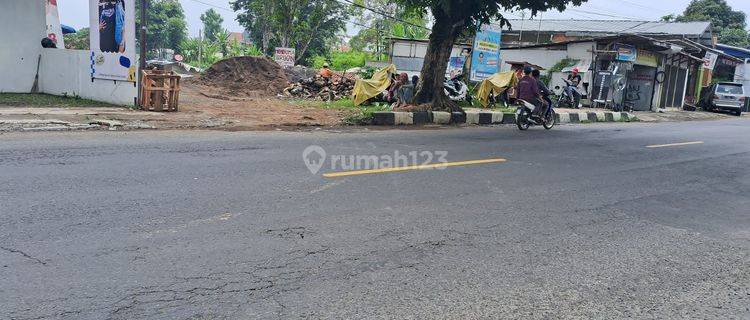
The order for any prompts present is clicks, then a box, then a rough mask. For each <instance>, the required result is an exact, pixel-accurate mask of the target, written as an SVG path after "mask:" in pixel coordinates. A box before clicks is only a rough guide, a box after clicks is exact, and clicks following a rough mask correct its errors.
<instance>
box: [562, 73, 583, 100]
mask: <svg viewBox="0 0 750 320" xmlns="http://www.w3.org/2000/svg"><path fill="white" fill-rule="evenodd" d="M579 72H580V70H578V68H577V67H576V68H573V70H572V72H571V73H570V74H569V75H568V81H570V83H571V85H568V86H565V93H566V94H567V95H568V96H569V97H571V98H573V101H571V102H572V103H573V108H580V107H581V106H580V103H581V94H580V93H579V92H578V86H579V85H580V84H581V79H582V78H581V74H580V73H579Z"/></svg>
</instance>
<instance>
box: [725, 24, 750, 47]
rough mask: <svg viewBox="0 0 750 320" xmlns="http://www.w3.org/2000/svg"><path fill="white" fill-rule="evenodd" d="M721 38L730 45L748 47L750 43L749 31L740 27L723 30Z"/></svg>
mask: <svg viewBox="0 0 750 320" xmlns="http://www.w3.org/2000/svg"><path fill="white" fill-rule="evenodd" d="M719 39H720V41H721V43H724V44H728V45H730V46H738V47H747V46H748V44H750V39H748V33H747V31H745V30H743V29H739V28H734V29H729V28H727V29H724V30H721V33H719Z"/></svg>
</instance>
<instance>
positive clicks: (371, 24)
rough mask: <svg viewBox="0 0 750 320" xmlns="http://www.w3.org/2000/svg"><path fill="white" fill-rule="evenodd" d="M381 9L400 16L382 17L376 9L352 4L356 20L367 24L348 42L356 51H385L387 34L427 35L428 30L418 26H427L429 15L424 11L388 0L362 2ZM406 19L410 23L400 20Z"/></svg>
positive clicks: (413, 37) (407, 37) (389, 35)
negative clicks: (392, 17)
mask: <svg viewBox="0 0 750 320" xmlns="http://www.w3.org/2000/svg"><path fill="white" fill-rule="evenodd" d="M360 4H362V5H365V6H367V7H369V8H374V9H375V10H377V11H379V12H388V13H389V14H390V15H392V16H394V17H396V18H397V19H398V20H394V19H390V18H387V17H383V16H382V15H379V14H377V13H373V12H371V11H368V10H364V9H362V8H360V7H357V6H353V9H354V10H355V15H356V16H357V20H358V21H359V22H360V23H361V24H363V25H365V26H368V27H363V28H362V29H360V31H359V32H358V33H357V34H356V35H355V36H354V37H352V38H351V39H350V40H349V46H351V47H352V48H353V49H355V50H357V51H367V52H384V51H386V47H387V41H386V39H385V38H386V37H397V38H406V39H427V36H428V35H429V30H427V29H426V28H420V27H416V26H415V25H417V26H423V27H426V26H427V19H426V15H425V14H424V13H423V12H420V11H415V10H408V9H407V8H405V7H404V6H399V5H397V4H395V3H392V2H391V1H388V0H367V1H362V3H360ZM399 20H403V21H406V22H408V23H405V22H402V21H399Z"/></svg>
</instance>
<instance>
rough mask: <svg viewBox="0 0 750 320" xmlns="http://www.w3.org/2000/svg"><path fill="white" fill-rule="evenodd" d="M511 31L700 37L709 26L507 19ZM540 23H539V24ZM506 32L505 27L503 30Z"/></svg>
mask: <svg viewBox="0 0 750 320" xmlns="http://www.w3.org/2000/svg"><path fill="white" fill-rule="evenodd" d="M508 21H510V23H511V27H512V30H513V31H537V30H539V31H542V32H545V31H546V32H595V33H640V34H673V35H692V36H700V35H702V34H704V33H705V32H706V31H708V29H709V27H710V26H711V23H710V22H707V21H696V22H658V21H633V20H573V19H570V20H547V19H544V20H541V21H540V20H521V19H508ZM540 22H541V23H540ZM504 29H505V30H507V27H506V28H504Z"/></svg>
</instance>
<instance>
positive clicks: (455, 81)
mask: <svg viewBox="0 0 750 320" xmlns="http://www.w3.org/2000/svg"><path fill="white" fill-rule="evenodd" d="M443 90H444V91H445V94H446V95H447V96H448V98H450V99H451V100H453V101H468V102H471V95H469V86H467V85H466V83H465V82H463V74H459V75H457V76H455V77H453V78H451V79H446V80H445V82H444V83H443Z"/></svg>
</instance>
